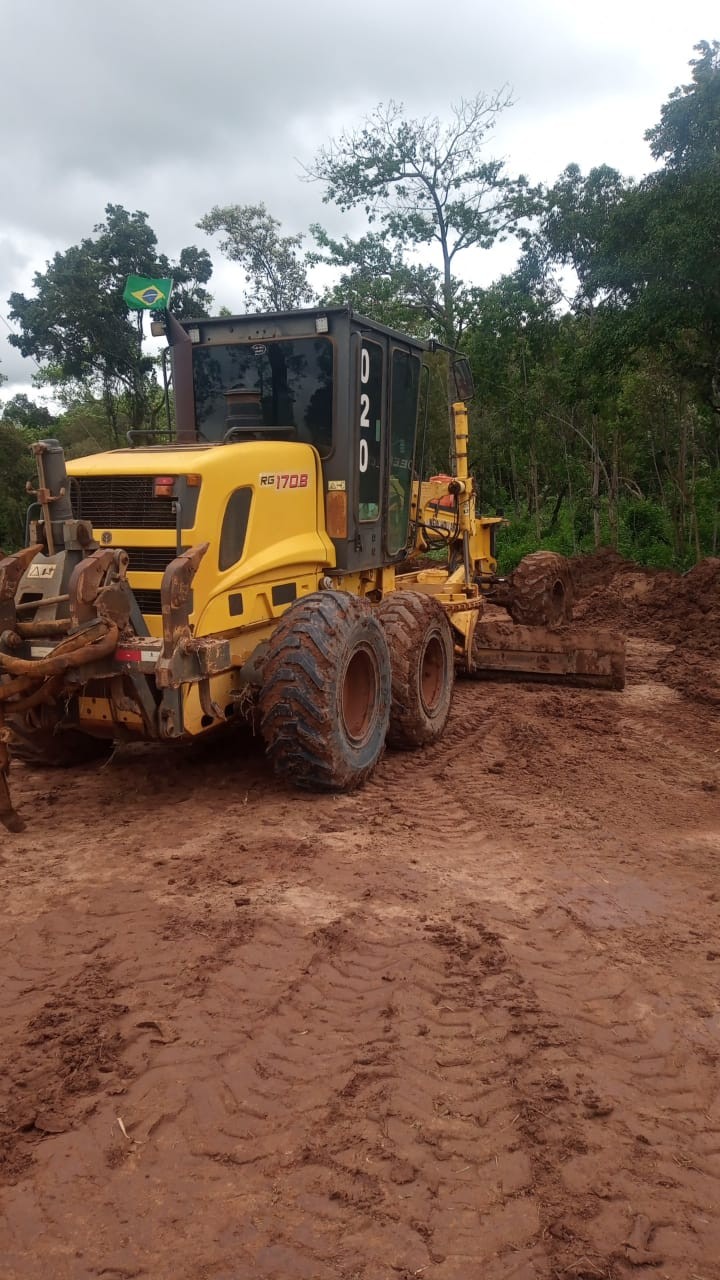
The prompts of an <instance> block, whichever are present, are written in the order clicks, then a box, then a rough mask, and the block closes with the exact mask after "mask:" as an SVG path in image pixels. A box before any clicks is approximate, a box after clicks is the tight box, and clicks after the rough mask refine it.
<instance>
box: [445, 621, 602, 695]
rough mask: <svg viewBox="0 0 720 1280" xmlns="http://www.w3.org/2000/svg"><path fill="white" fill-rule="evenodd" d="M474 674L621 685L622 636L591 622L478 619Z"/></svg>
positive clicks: (482, 677) (596, 686)
mask: <svg viewBox="0 0 720 1280" xmlns="http://www.w3.org/2000/svg"><path fill="white" fill-rule="evenodd" d="M468 674H469V675H472V676H473V677H475V678H476V679H480V680H540V681H545V682H547V683H549V684H564V685H575V686H578V687H580V688H591V689H617V690H620V689H623V688H624V687H625V640H624V638H623V637H622V636H621V635H619V634H618V633H617V632H616V631H607V630H601V629H598V628H596V627H578V626H567V627H561V628H559V629H558V630H557V631H550V630H548V629H547V628H546V627H524V626H518V625H516V624H515V623H512V622H484V621H482V620H481V621H479V622H478V624H477V627H476V628H475V634H474V636H473V644H472V670H471V671H469V672H468Z"/></svg>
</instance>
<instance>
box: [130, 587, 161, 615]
mask: <svg viewBox="0 0 720 1280" xmlns="http://www.w3.org/2000/svg"><path fill="white" fill-rule="evenodd" d="M133 595H134V596H135V599H136V600H137V602H138V608H139V610H140V612H141V613H147V614H151V613H154V614H157V615H158V617H159V616H160V614H162V604H161V601H160V592H159V590H158V591H155V590H154V588H151V587H133Z"/></svg>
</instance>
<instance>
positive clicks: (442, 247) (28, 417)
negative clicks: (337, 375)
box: [0, 41, 720, 569]
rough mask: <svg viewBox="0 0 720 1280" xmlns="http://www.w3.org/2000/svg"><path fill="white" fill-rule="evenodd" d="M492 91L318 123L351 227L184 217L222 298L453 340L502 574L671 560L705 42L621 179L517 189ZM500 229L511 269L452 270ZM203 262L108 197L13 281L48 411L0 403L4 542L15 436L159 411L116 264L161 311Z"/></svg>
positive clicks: (687, 470)
mask: <svg viewBox="0 0 720 1280" xmlns="http://www.w3.org/2000/svg"><path fill="white" fill-rule="evenodd" d="M511 108H512V95H511V93H510V92H509V91H507V90H500V91H499V92H496V93H482V92H481V93H478V94H477V96H476V97H474V98H472V99H466V100H463V101H461V102H459V103H457V104H456V105H454V106H453V107H450V108H449V109H448V112H447V115H446V118H444V119H438V118H435V117H427V118H424V119H413V118H410V117H409V116H408V115H407V114H406V113H405V111H404V109H403V107H402V106H401V105H399V104H396V103H393V102H389V103H385V104H381V105H380V106H379V107H378V108H377V109H376V111H375V112H374V113H373V114H372V115H371V116H369V117H367V118H366V119H365V120H364V121H363V122H362V123H361V124H359V125H358V127H357V129H355V130H351V131H348V132H346V133H344V134H342V135H341V136H339V137H337V138H334V139H332V140H330V141H328V143H327V144H326V145H325V146H324V147H323V148H322V149H321V150H320V151H319V152H318V154H317V155H316V156H315V158H314V160H313V161H312V162H311V163H310V164H308V165H307V166H306V167H305V168H304V169H303V171H302V172H301V174H300V175H299V176H300V179H302V180H305V181H314V182H317V183H320V184H322V188H323V192H324V195H323V198H324V200H325V201H326V202H327V203H328V204H332V205H335V206H337V207H338V208H339V209H340V210H348V211H350V210H353V211H357V210H358V209H360V210H362V211H363V212H364V216H365V220H366V229H365V232H364V234H362V235H361V236H359V237H357V236H356V237H350V236H346V237H344V238H342V239H335V238H332V237H331V236H330V235H329V234H328V233H327V232H326V231H325V230H324V229H323V227H322V226H320V225H319V224H314V225H313V226H311V227H310V228H309V229H308V232H307V233H306V234H305V235H286V234H284V233H283V228H282V227H281V225H280V224H279V223H278V221H277V220H276V219H275V218H274V217H273V216H272V213H271V211H268V209H267V208H266V207H265V205H264V204H263V203H262V202H258V203H257V204H255V205H237V204H229V205H226V206H222V207H220V206H216V207H214V208H213V209H211V210H210V211H208V212H207V213H205V214H204V215H203V216H202V217H201V218H200V220H199V222H198V224H197V229H199V230H201V231H202V232H203V233H205V234H206V235H208V236H211V237H214V240H213V249H214V248H215V246H217V249H218V251H219V252H220V253H222V254H225V255H226V256H227V257H229V258H231V259H232V260H233V261H235V262H237V263H239V264H240V266H241V267H242V269H243V272H244V279H245V283H246V288H245V291H244V296H243V298H242V299H238V304H239V305H238V307H237V308H236V310H237V311H240V310H243V309H246V310H275V309H286V308H292V307H296V306H304V305H309V304H311V303H314V302H319V303H321V304H322V305H328V306H329V305H333V304H345V303H348V304H349V305H351V306H352V307H353V308H354V309H356V310H357V311H359V312H361V313H363V314H365V315H368V316H370V317H372V318H374V319H377V320H380V321H382V322H384V323H386V324H390V325H392V326H394V327H396V328H400V329H403V330H407V331H409V332H412V333H414V334H416V335H418V336H424V337H434V338H437V339H439V340H440V341H442V342H445V343H447V344H448V345H450V346H453V347H458V348H460V349H461V350H462V351H463V352H464V353H465V354H466V355H467V356H468V357H469V358H470V361H471V363H472V367H473V372H474V376H475V382H476V387H477V396H476V398H475V400H474V402H473V405H472V409H471V465H472V469H473V472H474V474H475V476H476V479H477V483H478V489H479V495H480V506H481V508H482V510H483V511H484V512H485V513H486V514H493V513H495V512H503V513H504V514H505V515H506V516H507V517H508V518H509V520H510V522H511V523H510V526H509V527H508V529H506V530H505V532H504V536H503V540H502V565H503V567H504V568H505V569H509V568H511V567H512V566H513V565H514V564H515V563H516V562H517V560H519V559H520V558H521V557H522V556H523V555H524V554H526V553H527V552H528V551H530V550H533V549H535V548H537V547H539V546H543V547H549V548H552V549H553V550H557V551H560V552H562V553H564V554H575V553H577V552H578V551H584V550H592V549H593V548H594V547H597V546H600V545H611V546H613V547H616V548H617V549H618V550H619V551H621V552H622V553H623V554H624V555H626V556H629V557H632V558H634V559H636V560H638V561H640V562H641V563H645V564H650V565H656V566H674V567H676V568H680V569H685V568H687V567H689V566H690V565H691V564H692V563H694V562H695V561H696V560H698V559H700V558H701V557H702V556H705V555H717V554H718V550H719V541H720V431H719V427H720V43H719V42H717V41H712V42H710V41H702V42H700V43H699V44H698V45H697V46H696V48H695V56H694V57H693V59H692V61H691V63H690V75H689V79H688V83H686V84H684V85H681V86H679V87H677V88H676V89H674V90H673V91H672V92H671V93H670V94H669V96H668V98H667V100H666V102H665V104H664V105H663V107H662V109H661V112H660V119H659V121H658V122H657V124H656V125H655V126H654V127H653V128H651V129H649V130H648V131H647V133H646V134H645V137H646V139H647V141H648V142H649V144H650V149H651V154H652V156H653V157H654V159H655V161H656V162H657V168H655V169H654V170H653V171H652V172H651V173H649V174H647V175H646V176H645V177H643V178H642V179H640V180H639V181H634V180H630V179H629V178H626V177H624V176H623V175H622V174H620V173H619V172H618V171H617V170H615V169H613V168H611V167H609V166H606V165H601V166H597V167H595V168H592V169H591V170H590V171H589V172H588V173H586V174H583V173H582V172H581V170H580V168H579V167H578V166H577V165H575V164H570V165H568V166H567V167H566V169H565V170H564V171H563V172H562V173H561V174H560V176H559V177H558V179H557V180H556V181H555V182H554V183H553V184H552V185H542V186H531V185H530V184H529V183H528V181H527V180H526V179H525V178H524V177H523V176H522V175H516V174H513V173H512V172H511V170H510V169H509V167H508V164H507V163H506V162H503V161H499V160H497V159H493V158H492V155H491V151H492V147H491V143H492V134H493V128H494V125H495V123H496V121H497V119H498V117H499V115H500V114H501V113H502V112H504V111H506V110H510V109H511ZM509 238H515V240H516V241H517V244H518V247H519V255H518V261H517V266H516V267H515V269H514V270H513V271H511V272H510V273H509V274H505V275H503V276H501V277H500V278H499V279H497V280H496V281H495V282H494V283H493V284H492V285H490V286H488V287H483V288H481V287H479V286H477V285H473V284H472V283H470V280H471V278H472V272H471V270H470V264H471V263H472V257H473V254H476V253H477V252H479V251H483V250H489V249H492V247H493V246H494V245H496V244H498V243H499V242H500V241H501V240H503V239H509ZM212 270H213V261H212V257H211V254H210V252H209V251H208V249H207V248H204V247H199V248H198V247H197V246H195V245H188V246H187V247H186V248H184V249H183V250H182V251H181V253H180V254H179V255H178V257H177V259H176V260H171V259H169V258H168V256H167V255H166V254H164V253H162V252H161V251H160V248H159V246H158V243H157V238H156V236H155V233H154V232H153V230H152V228H151V227H150V225H149V222H148V217H147V215H146V214H145V213H143V212H141V211H135V212H129V211H128V210H126V209H125V208H124V207H123V206H121V205H118V204H108V205H107V206H106V208H105V211H104V217H103V220H102V221H101V222H99V223H98V224H96V225H95V226H94V227H93V228H92V229H91V230H89V233H88V236H87V237H86V238H85V239H83V240H82V241H81V242H80V243H79V244H76V245H73V246H70V247H69V248H66V249H61V250H58V252H57V253H56V254H55V255H54V257H53V258H52V260H51V261H50V262H48V264H47V267H46V269H45V270H44V271H40V272H37V273H36V275H35V278H34V292H33V293H32V294H31V295H24V294H21V293H13V294H12V295H11V297H10V299H9V302H8V306H9V316H10V320H11V321H12V322H13V325H14V332H13V336H12V337H11V339H10V341H11V342H12V343H13V344H14V345H15V346H17V347H18V348H19V350H20V351H21V353H22V354H23V355H24V356H27V357H30V358H32V359H33V360H34V361H35V362H36V366H37V375H36V378H35V382H36V385H37V386H38V387H42V388H45V389H46V390H47V389H50V390H51V392H52V403H53V404H54V405H55V406H56V407H57V410H56V411H53V410H51V409H49V408H48V407H47V406H44V405H42V404H39V403H37V402H36V400H34V399H33V398H32V397H30V396H28V395H26V394H24V393H23V394H19V395H15V396H14V397H13V398H11V399H10V400H7V401H6V402H5V404H4V406H3V408H2V413H1V414H0V546H3V547H4V549H5V550H10V549H12V548H14V547H15V546H17V545H19V544H20V543H21V542H22V539H23V534H24V523H25V508H26V505H27V498H26V496H25V492H24V490H25V484H26V481H27V480H28V479H30V478H31V475H32V460H31V456H30V451H29V447H28V446H29V445H30V444H31V443H32V441H33V440H35V439H38V438H41V437H43V436H47V435H52V436H55V437H57V438H58V439H60V440H61V442H62V443H63V445H64V446H65V448H66V450H67V452H68V454H69V455H70V456H78V455H81V454H83V453H88V452H96V451H98V450H101V449H104V448H107V447H113V446H115V445H117V444H122V443H124V441H125V433H126V432H127V430H129V429H134V428H138V427H143V426H146V427H155V428H157V427H158V426H159V425H161V424H162V420H163V412H164V409H163V399H162V393H161V390H160V383H159V381H158V357H157V355H156V354H154V353H153V351H152V350H151V348H150V347H149V346H148V344H147V342H145V343H143V340H142V339H143V330H142V324H143V320H142V313H135V314H130V313H128V311H127V308H126V306H125V304H124V303H123V301H122V290H123V284H124V281H125V277H126V276H127V275H128V274H131V273H134V274H139V275H147V276H152V277H158V276H160V277H165V276H170V275H171V276H173V278H174V280H175V291H174V294H173V310H174V311H175V312H176V313H177V314H179V315H180V316H182V317H188V316H191V315H192V316H201V315H206V314H211V313H212V312H213V300H212V295H211V293H210V291H209V288H208V286H209V285H210V283H211V279H212ZM1 377H2V370H1V369H0V378H1ZM431 386H432V390H431V402H430V448H429V450H428V452H427V455H426V457H427V464H428V472H429V473H430V472H433V471H442V470H446V469H447V465H448V433H447V417H446V412H445V389H444V385H443V377H442V368H441V366H440V364H438V368H437V370H436V376H435V378H434V379H433V381H432V384H431Z"/></svg>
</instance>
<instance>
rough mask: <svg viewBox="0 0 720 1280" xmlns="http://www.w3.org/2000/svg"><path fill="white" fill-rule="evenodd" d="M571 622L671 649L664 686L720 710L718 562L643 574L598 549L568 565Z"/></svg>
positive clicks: (719, 586) (719, 580)
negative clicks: (606, 627)
mask: <svg viewBox="0 0 720 1280" xmlns="http://www.w3.org/2000/svg"><path fill="white" fill-rule="evenodd" d="M572 566H573V575H574V578H575V583H576V592H577V597H578V604H577V608H576V616H577V618H578V620H579V621H583V622H587V623H607V624H610V625H614V626H616V627H618V628H620V629H621V630H624V631H632V632H634V633H635V634H637V635H643V636H646V637H647V638H648V639H652V640H656V641H660V642H661V643H662V644H667V645H672V646H673V648H672V652H671V653H669V654H668V657H667V659H666V660H665V662H664V664H663V675H664V678H665V679H666V680H667V682H668V683H669V684H671V685H673V686H674V687H675V688H679V689H680V690H681V691H682V692H683V693H686V694H688V695H689V696H691V697H696V698H700V699H702V700H703V701H710V702H713V703H716V704H718V705H720V558H715V557H709V558H708V559H706V560H701V561H700V563H699V564H697V565H695V566H694V567H693V568H692V569H690V570H689V571H688V572H687V573H684V574H680V573H675V572H673V571H671V570H666V569H647V568H643V567H641V566H640V565H636V564H633V563H632V562H631V561H628V560H624V559H623V557H622V556H620V555H618V554H617V552H613V551H611V550H606V549H601V550H600V551H599V552H596V553H595V554H594V555H592V556H587V557H585V556H576V557H575V558H574V559H573V561H572Z"/></svg>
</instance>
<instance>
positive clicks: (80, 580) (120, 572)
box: [68, 547, 129, 627]
mask: <svg viewBox="0 0 720 1280" xmlns="http://www.w3.org/2000/svg"><path fill="white" fill-rule="evenodd" d="M128 562H129V560H128V554H127V551H121V550H119V549H116V548H113V547H101V548H100V549H99V550H98V551H94V552H93V554H92V555H91V556H88V557H87V559H86V560H81V561H80V564H78V565H76V566H75V568H74V569H73V572H72V576H71V578H70V582H69V584H68V593H69V596H70V616H71V618H72V620H73V625H74V626H76V627H79V626H80V625H81V624H82V623H83V622H90V621H91V620H92V619H93V618H95V617H96V616H97V609H96V604H95V602H96V600H97V598H98V595H99V594H100V591H101V589H102V588H103V587H105V586H107V585H109V584H110V583H115V582H119V581H122V580H124V578H125V574H126V572H127V567H128ZM112 621H113V622H114V619H113V620H112Z"/></svg>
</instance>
